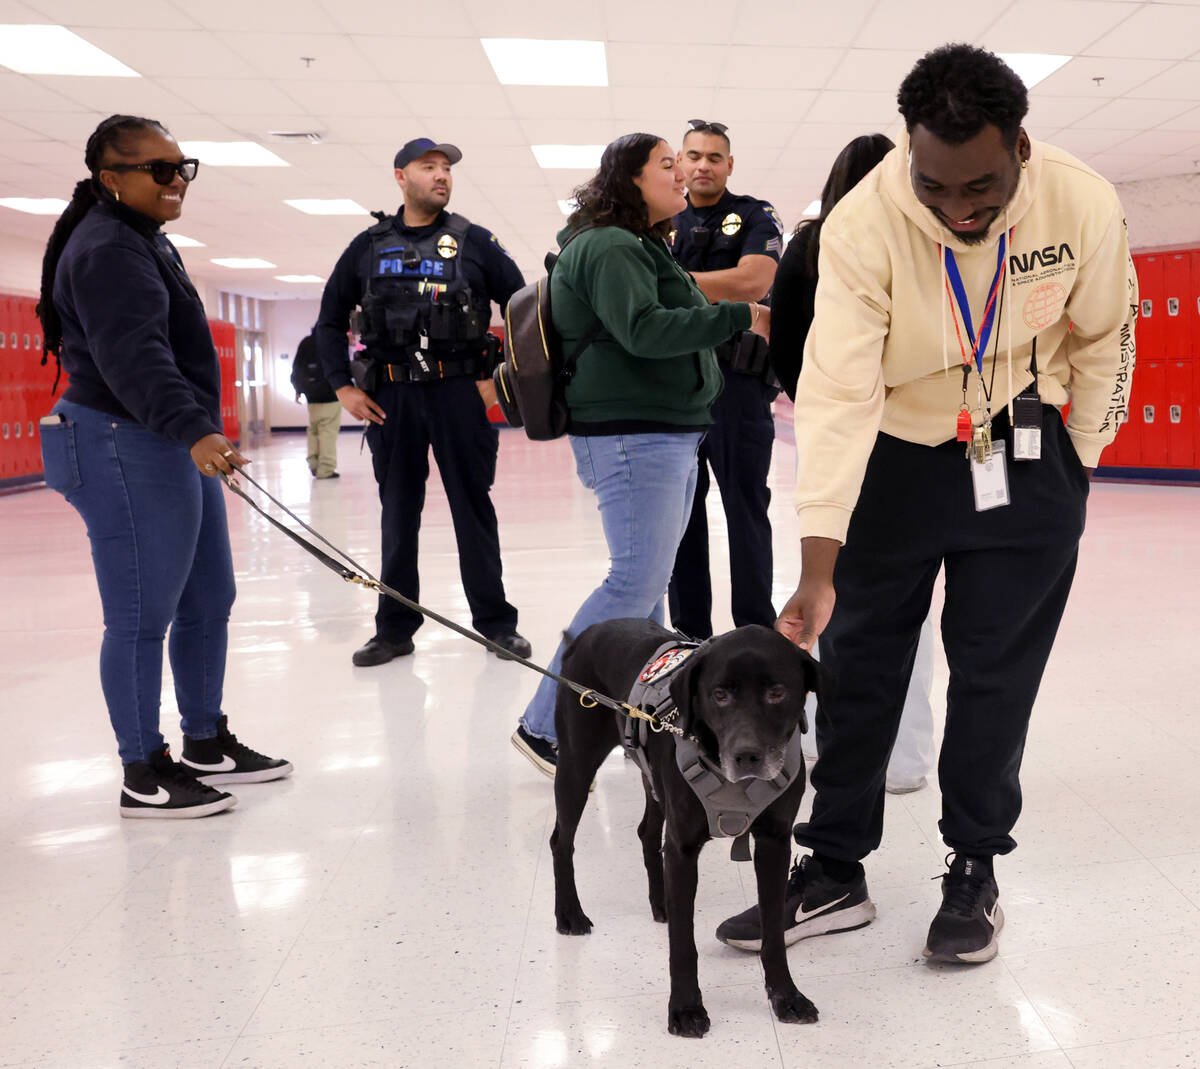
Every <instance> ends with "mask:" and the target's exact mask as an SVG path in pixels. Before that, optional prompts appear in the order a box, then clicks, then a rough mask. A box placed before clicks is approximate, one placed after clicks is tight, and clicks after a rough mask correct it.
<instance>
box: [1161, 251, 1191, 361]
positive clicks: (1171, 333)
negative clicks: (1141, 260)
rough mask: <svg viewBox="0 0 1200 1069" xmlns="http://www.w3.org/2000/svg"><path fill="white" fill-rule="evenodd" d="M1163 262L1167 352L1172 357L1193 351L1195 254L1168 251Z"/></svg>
mask: <svg viewBox="0 0 1200 1069" xmlns="http://www.w3.org/2000/svg"><path fill="white" fill-rule="evenodd" d="M1162 262H1163V309H1162V310H1163V312H1165V313H1166V315H1165V318H1164V319H1163V347H1164V351H1163V355H1164V356H1165V357H1166V358H1167V359H1168V360H1174V359H1175V358H1176V357H1179V356H1184V357H1189V356H1191V355H1192V346H1193V341H1192V322H1191V320H1192V294H1193V292H1194V288H1193V286H1192V254H1191V253H1189V252H1168V253H1163V255H1162Z"/></svg>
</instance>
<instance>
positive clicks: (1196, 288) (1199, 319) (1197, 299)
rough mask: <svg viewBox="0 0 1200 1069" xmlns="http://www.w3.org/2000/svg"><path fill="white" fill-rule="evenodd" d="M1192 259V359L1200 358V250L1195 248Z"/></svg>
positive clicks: (1189, 304)
mask: <svg viewBox="0 0 1200 1069" xmlns="http://www.w3.org/2000/svg"><path fill="white" fill-rule="evenodd" d="M1191 260H1192V270H1191V279H1192V289H1191V292H1190V293H1189V295H1188V301H1187V316H1188V323H1189V324H1190V326H1189V328H1188V329H1189V330H1190V332H1191V336H1192V359H1193V360H1200V250H1193V252H1192V254H1191Z"/></svg>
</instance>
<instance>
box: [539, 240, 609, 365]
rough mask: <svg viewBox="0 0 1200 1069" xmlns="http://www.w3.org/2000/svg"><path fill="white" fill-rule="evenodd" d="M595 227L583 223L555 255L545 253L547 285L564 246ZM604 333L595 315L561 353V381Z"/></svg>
mask: <svg viewBox="0 0 1200 1069" xmlns="http://www.w3.org/2000/svg"><path fill="white" fill-rule="evenodd" d="M595 229H597V227H596V225H595V224H594V223H585V224H584V225H583V226H581V227H580V228H579V229H578V230H575V231H572V233H571V234H570V235H569V236H568V238H567V240H566V241H564V242H563V243H562V249H561V250H559V252H558V254H557V255H556V254H553V253H547V254H546V275H547V285H549V276H550V274H552V273H553V271H554V265H555V264H557V263H558V258H559V256H561V255H562V253H563V251H565V250H566V247H567V246H568V245H570V244H571V242H572V241H574V240H575V239H576V238H577V237H579V235H580V234H584V233H586V232H587V231H589V230H595ZM593 314H594V313H593ZM606 333H607V331H606V330H605V329H604V324H603V323H601V322H600V317H599V316H597V317H596V322H595V323H593V324H592V326H591V327H590V328H589V329H588V332H587V333H586V334H584V336H583V337H582V338H581V339H580V340H579V344H578V345H577V346H575V349H574V351H573V352H571V353H570V354H569V355H568V354H566V353H564V354H563V366H562V372H561V375H562V380H563V382H570V381H571V379H573V378H574V377H575V365H576V363H577V362H578V360H579V358H580V357H581V356H582V355H583V353H584V350H586V349H587V347H588V346H589V345H591V344H592V342H594V341H597V340H599V338H600V336H601V335H602V334H606ZM609 337H612V335H611V334H610V335H609Z"/></svg>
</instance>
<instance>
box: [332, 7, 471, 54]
mask: <svg viewBox="0 0 1200 1069" xmlns="http://www.w3.org/2000/svg"><path fill="white" fill-rule="evenodd" d="M320 3H321V6H322V8H323V9H324V10H325V12H326V13H327V14H328V15H329V17H330V19H331V20H332V21H333V23H334V24H335V25H336V26H337V28H338V29H339V30H341V31H342V32H343V33H352V34H355V35H358V34H363V35H374V34H385V35H389V36H400V35H403V36H404V37H406V38H407V39H408V40H409V41H414V40H415V41H421V40H423V39H424V38H427V37H478V36H479V35H478V34H477V33H476V31H475V27H474V24H473V23H472V22H471V19H470V17H469V16H468V15H467V13H466V10H465V9H464V7H463V5H462V3H461V2H460V0H438V2H437V3H436V4H429V5H420V4H403V5H401V4H397V3H396V0H354V2H353V3H345V0H320ZM410 49H411V45H406V46H405V51H406V52H409V51H410ZM410 54H411V52H410ZM399 61H400V62H405V60H404V58H403V57H401V58H400V60H399Z"/></svg>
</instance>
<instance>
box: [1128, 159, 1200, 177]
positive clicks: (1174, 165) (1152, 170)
mask: <svg viewBox="0 0 1200 1069" xmlns="http://www.w3.org/2000/svg"><path fill="white" fill-rule="evenodd" d="M1198 171H1200V168H1198V167H1197V166H1196V161H1195V160H1194V159H1189V158H1186V157H1183V156H1164V157H1163V158H1162V159H1158V160H1153V161H1151V162H1150V163H1146V164H1143V165H1142V166H1141V167H1139V168H1137V169H1136V170H1134V171H1133V172H1131V173H1130V176H1129V177H1130V178H1131V179H1133V180H1134V181H1144V180H1145V179H1148V178H1167V177H1170V176H1171V175H1182V174H1186V175H1194V174H1196V173H1197V172H1198Z"/></svg>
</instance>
